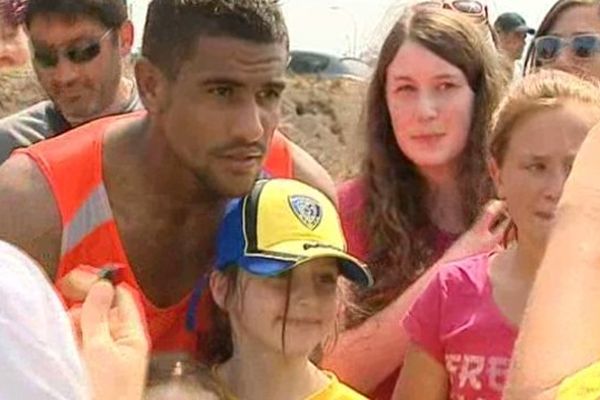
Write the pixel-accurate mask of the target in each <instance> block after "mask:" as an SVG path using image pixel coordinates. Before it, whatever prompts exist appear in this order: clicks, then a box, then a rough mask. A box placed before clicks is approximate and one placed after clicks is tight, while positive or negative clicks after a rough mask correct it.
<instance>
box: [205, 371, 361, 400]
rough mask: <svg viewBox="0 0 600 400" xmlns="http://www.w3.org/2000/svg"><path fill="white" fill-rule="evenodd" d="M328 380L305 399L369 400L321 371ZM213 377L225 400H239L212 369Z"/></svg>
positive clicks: (330, 374)
mask: <svg viewBox="0 0 600 400" xmlns="http://www.w3.org/2000/svg"><path fill="white" fill-rule="evenodd" d="M323 372H324V373H325V374H327V376H328V377H329V379H330V383H329V385H328V386H327V387H326V388H324V389H323V390H321V391H319V392H317V393H314V394H312V395H310V396H309V397H307V398H306V400H369V399H368V398H367V397H365V396H363V395H362V394H360V393H358V392H357V391H355V390H354V389H352V388H350V387H349V386H346V385H345V384H343V383H342V382H340V381H339V380H338V378H337V376H335V374H333V373H331V372H329V371H323ZM213 376H214V378H215V380H216V381H217V383H218V384H219V386H221V389H222V390H223V392H224V395H225V399H226V400H241V399H239V398H238V397H236V396H235V395H234V394H233V393H231V392H230V391H229V390H227V387H226V386H225V384H224V383H223V381H222V380H221V379H220V378H219V377H218V375H217V374H216V372H215V370H214V368H213Z"/></svg>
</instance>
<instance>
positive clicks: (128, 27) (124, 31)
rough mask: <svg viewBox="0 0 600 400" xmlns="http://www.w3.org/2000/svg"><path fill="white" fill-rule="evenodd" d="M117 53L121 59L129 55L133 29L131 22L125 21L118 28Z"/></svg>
mask: <svg viewBox="0 0 600 400" xmlns="http://www.w3.org/2000/svg"><path fill="white" fill-rule="evenodd" d="M118 32H119V53H120V55H121V57H126V56H128V55H129V53H131V48H132V47H133V39H134V28H133V24H132V23H131V21H129V20H127V21H125V22H124V23H123V25H121V27H120V28H119V31H118Z"/></svg>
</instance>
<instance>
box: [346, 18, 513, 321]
mask: <svg viewBox="0 0 600 400" xmlns="http://www.w3.org/2000/svg"><path fill="white" fill-rule="evenodd" d="M407 41H412V42H415V43H418V44H419V45H421V46H423V47H425V48H426V49H428V50H429V51H431V52H433V53H435V54H436V55H437V56H439V57H441V58H443V59H444V60H446V61H447V62H449V63H450V64H452V65H454V66H456V67H458V68H459V69H460V70H461V71H462V72H463V73H464V75H465V77H466V78H467V81H468V84H469V86H470V88H471V89H472V90H473V92H474V93H475V106H474V112H473V116H472V120H471V129H470V132H469V136H468V142H467V144H466V147H465V149H464V151H463V154H462V157H461V160H460V169H459V172H458V177H457V184H458V185H459V187H460V192H461V193H463V195H464V198H463V204H464V207H463V210H462V214H463V215H462V216H463V218H464V220H465V222H466V223H467V224H471V223H472V222H473V221H474V219H475V217H476V215H477V214H478V212H479V210H480V209H481V206H482V205H483V204H484V203H485V201H486V200H488V199H489V198H490V197H491V194H492V186H491V182H490V180H489V177H488V174H487V170H486V162H485V137H486V131H487V129H488V125H489V121H490V119H491V115H492V112H493V110H494V108H495V107H496V105H497V104H498V101H499V97H500V92H501V89H502V87H503V86H504V84H505V83H506V78H507V77H506V76H505V75H506V69H503V68H502V66H501V60H500V57H499V56H498V55H497V53H496V52H495V49H493V47H492V46H491V44H490V43H489V42H488V41H486V40H485V38H484V37H483V35H482V33H481V31H480V30H479V29H478V28H477V27H476V26H475V25H474V24H473V23H472V22H471V21H468V20H467V19H466V18H465V17H463V16H461V15H460V14H458V13H456V12H452V11H447V10H438V9H432V8H429V7H415V8H410V9H407V10H406V11H405V12H404V14H403V15H402V16H401V17H400V19H399V20H398V21H397V22H396V24H395V25H394V26H393V28H392V30H391V32H390V33H389V34H388V36H387V38H386V39H385V41H384V43H383V47H382V49H381V52H380V54H379V59H378V63H377V66H376V69H375V73H374V76H373V79H372V81H371V84H370V87H369V91H368V98H367V105H366V111H365V124H364V126H365V134H366V137H367V140H368V155H367V160H366V163H365V172H364V175H365V178H366V196H367V212H366V221H367V222H366V225H367V226H366V229H367V232H368V234H369V235H368V237H369V238H370V241H371V243H370V254H369V257H368V261H369V264H370V266H371V271H372V272H373V275H374V278H375V286H374V287H373V288H372V289H370V290H362V289H361V290H360V291H355V293H354V296H353V297H354V298H353V299H352V300H353V303H354V304H356V305H357V307H352V308H351V312H350V313H349V315H348V317H349V321H348V324H349V325H350V326H352V325H355V324H358V323H360V322H362V321H363V320H364V319H366V318H368V317H369V316H370V315H372V314H374V313H375V312H377V311H379V310H381V309H382V308H384V307H385V306H386V305H387V304H389V303H390V302H391V301H392V300H393V299H394V298H396V297H397V296H398V295H399V294H400V293H402V292H403V291H404V290H405V289H406V288H407V287H408V286H409V285H410V284H411V283H412V282H414V281H415V280H416V279H417V278H418V277H419V276H420V275H421V274H422V273H423V272H424V270H425V268H426V267H428V266H430V265H431V264H432V262H433V261H434V260H433V249H432V245H431V243H432V238H431V237H427V235H426V234H425V235H418V234H417V235H416V234H415V233H418V232H425V231H426V230H427V228H431V227H432V225H433V224H432V222H431V220H430V217H429V211H428V210H427V207H426V205H425V202H424V199H425V198H426V196H427V195H428V193H429V188H428V186H427V182H426V181H425V179H424V178H423V177H422V176H421V174H420V173H419V171H418V168H417V167H416V166H415V165H414V163H413V162H412V161H410V160H409V159H408V158H407V157H406V155H405V154H403V152H402V151H401V150H400V149H399V147H398V145H397V142H396V138H395V135H394V131H393V128H392V123H391V119H390V113H389V111H388V105H387V101H386V91H385V87H386V72H387V68H388V66H389V65H390V63H391V62H392V60H393V59H394V57H395V56H396V53H397V52H398V50H399V49H400V47H401V46H402V45H403V44H404V43H405V42H407ZM356 310H360V311H359V312H356Z"/></svg>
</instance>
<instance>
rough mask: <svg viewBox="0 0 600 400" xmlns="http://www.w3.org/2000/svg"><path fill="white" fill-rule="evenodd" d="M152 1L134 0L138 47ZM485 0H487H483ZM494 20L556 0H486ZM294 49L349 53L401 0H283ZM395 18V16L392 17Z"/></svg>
mask: <svg viewBox="0 0 600 400" xmlns="http://www.w3.org/2000/svg"><path fill="white" fill-rule="evenodd" d="M148 1H149V0H131V3H132V12H133V21H134V24H135V26H136V29H137V35H136V36H137V38H136V47H137V46H139V44H140V42H141V30H142V28H143V25H144V19H145V16H146V7H147V4H148ZM483 1H486V0H483ZM486 2H487V3H488V5H489V8H490V11H491V13H492V20H493V19H494V18H495V16H497V15H498V14H499V13H502V12H505V11H516V12H519V13H520V14H521V15H523V17H524V18H525V19H526V20H527V22H528V24H529V25H530V26H532V27H534V28H536V27H537V25H538V24H539V22H540V21H541V19H542V17H543V16H544V14H545V13H546V11H547V10H548V8H550V6H551V5H552V4H553V3H554V2H555V0H487V1H486ZM282 4H283V11H284V13H285V17H286V21H287V24H288V28H289V30H290V40H291V46H292V48H293V49H306V50H315V51H323V52H328V53H333V54H339V55H348V54H351V53H352V52H353V48H354V47H356V48H357V50H359V51H360V50H361V49H363V48H364V47H365V46H368V45H369V43H374V42H376V41H377V40H378V38H379V37H380V36H381V34H382V32H383V31H385V30H386V26H387V25H386V22H388V21H389V20H390V16H392V15H393V12H394V10H396V9H397V8H398V7H399V6H400V5H401V4H402V0H400V1H399V0H282ZM392 19H393V18H392Z"/></svg>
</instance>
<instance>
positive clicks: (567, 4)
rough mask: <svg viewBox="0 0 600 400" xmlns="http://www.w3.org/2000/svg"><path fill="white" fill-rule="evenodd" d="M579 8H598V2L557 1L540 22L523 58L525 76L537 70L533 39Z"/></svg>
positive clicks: (579, 0) (586, 0)
mask: <svg viewBox="0 0 600 400" xmlns="http://www.w3.org/2000/svg"><path fill="white" fill-rule="evenodd" d="M580 6H600V0H558V1H557V2H556V3H555V4H554V5H553V6H552V8H550V10H548V12H547V13H546V16H545V17H544V19H543V20H542V23H541V24H540V27H539V28H538V29H537V31H536V32H535V35H534V37H533V40H532V41H531V43H530V44H529V47H528V48H527V54H526V56H525V66H524V68H523V74H524V75H527V74H530V73H532V72H534V71H535V69H536V68H537V66H536V65H534V64H535V57H534V53H535V39H537V38H538V37H541V36H546V35H547V34H548V32H550V30H551V29H552V28H553V27H554V24H555V23H556V20H557V19H558V17H560V15H561V14H562V13H564V12H565V11H567V10H570V9H572V8H573V7H580ZM598 17H599V18H600V7H598Z"/></svg>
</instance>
